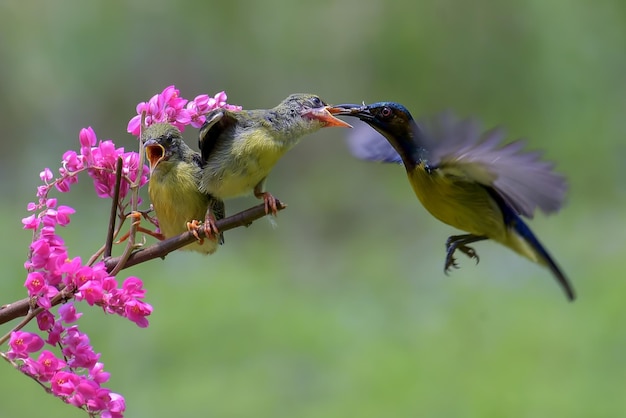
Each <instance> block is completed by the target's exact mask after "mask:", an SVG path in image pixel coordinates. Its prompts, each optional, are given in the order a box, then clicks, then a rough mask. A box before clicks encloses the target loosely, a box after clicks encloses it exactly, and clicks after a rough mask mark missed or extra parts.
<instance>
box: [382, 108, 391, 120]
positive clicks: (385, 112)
mask: <svg viewBox="0 0 626 418" xmlns="http://www.w3.org/2000/svg"><path fill="white" fill-rule="evenodd" d="M391 113H392V112H391V108H389V107H387V106H385V107H383V108H382V109H381V111H380V115H381V116H382V117H383V118H388V117H389V116H391Z"/></svg>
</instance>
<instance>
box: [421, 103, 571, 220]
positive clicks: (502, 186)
mask: <svg viewBox="0 0 626 418" xmlns="http://www.w3.org/2000/svg"><path fill="white" fill-rule="evenodd" d="M420 128H421V129H416V135H420V136H422V137H421V138H419V139H418V138H416V139H417V140H418V141H419V142H422V143H423V145H424V148H426V149H427V150H428V154H427V155H426V158H427V163H428V165H430V166H431V167H433V168H438V169H440V170H443V171H444V172H445V173H449V174H450V175H456V176H460V177H465V178H467V180H469V181H475V182H478V183H481V184H484V185H485V186H490V187H493V188H494V189H495V190H496V191H497V192H498V193H499V194H500V195H501V196H502V197H503V199H504V200H505V201H506V202H507V203H508V204H509V205H510V206H511V207H512V208H513V209H514V210H515V211H516V212H517V213H518V214H520V215H523V216H526V217H528V218H532V217H533V214H534V211H535V209H536V208H537V207H539V209H540V210H541V211H543V212H544V213H552V212H556V211H558V210H559V209H560V208H561V206H562V204H563V201H564V198H565V193H566V191H567V183H566V180H565V178H564V177H563V176H562V175H560V174H557V173H555V172H554V171H553V170H552V169H553V164H552V163H550V162H547V161H543V160H541V153H540V152H536V151H534V152H525V151H523V148H524V146H525V143H524V141H521V140H517V141H513V142H510V143H508V144H506V145H503V140H504V138H505V136H504V132H503V131H502V130H501V129H494V130H491V131H487V132H482V130H481V126H480V124H479V123H478V122H477V121H475V120H459V119H457V118H455V117H454V116H453V115H452V114H450V113H444V114H442V115H440V116H438V117H436V118H434V119H433V120H431V121H429V122H426V123H423V124H420Z"/></svg>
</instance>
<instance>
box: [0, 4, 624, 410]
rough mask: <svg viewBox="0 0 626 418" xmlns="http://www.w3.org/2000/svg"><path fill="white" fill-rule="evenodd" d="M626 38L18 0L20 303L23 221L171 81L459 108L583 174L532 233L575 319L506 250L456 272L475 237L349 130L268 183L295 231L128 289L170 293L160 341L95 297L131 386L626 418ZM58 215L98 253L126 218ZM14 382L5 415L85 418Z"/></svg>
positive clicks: (180, 263)
mask: <svg viewBox="0 0 626 418" xmlns="http://www.w3.org/2000/svg"><path fill="white" fill-rule="evenodd" d="M625 22H626V3H624V2H622V1H620V0H599V1H595V2H588V1H584V0H551V1H537V0H520V1H507V2H502V1H496V0H477V1H473V2H466V1H455V0H438V1H419V2H418V1H408V0H407V1H392V0H368V1H365V2H364V1H357V0H345V1H334V2H333V1H324V0H322V1H315V2H295V1H294V2H283V1H278V0H265V1H262V2H247V1H228V2H214V1H213V2H211V1H206V2H204V1H176V2H160V1H142V0H130V1H125V2H123V1H90V2H80V1H56V2H48V1H42V0H33V1H14V0H4V1H3V2H2V4H1V5H0V28H1V29H0V126H2V135H0V144H1V146H2V153H0V175H1V179H2V181H1V183H0V191H1V192H2V196H4V197H3V198H2V200H1V201H2V203H1V205H0V211H1V214H2V216H1V219H2V221H1V223H0V226H1V228H2V232H1V233H2V235H3V236H5V238H4V239H3V240H0V258H1V260H2V269H3V279H2V280H1V281H0V296H1V297H0V303H8V302H11V301H14V300H16V299H20V298H22V297H24V296H25V291H24V288H23V287H22V285H23V281H24V278H25V272H24V270H23V267H22V262H23V260H24V259H25V257H26V252H27V247H28V243H29V239H30V236H29V233H27V232H25V231H23V230H22V229H21V223H20V219H21V218H22V217H24V216H26V204H27V203H28V202H29V201H32V200H33V199H34V194H35V188H36V186H37V185H38V183H39V178H38V173H39V172H40V171H41V169H42V168H44V167H51V168H52V169H56V168H57V167H58V165H59V162H60V159H61V155H62V154H63V152H64V151H65V150H67V149H69V148H72V149H77V148H78V132H79V130H80V129H81V128H82V127H86V126H92V127H93V128H94V129H95V131H96V133H97V134H98V136H99V137H100V138H103V139H107V138H111V139H113V140H114V141H115V142H116V144H117V145H118V146H124V147H126V148H127V149H134V148H136V147H137V144H136V141H135V140H134V138H132V137H131V136H130V135H128V134H127V133H126V124H127V122H128V120H129V119H130V118H131V117H132V116H133V115H134V113H135V106H136V104H137V103H138V102H139V101H145V100H147V99H148V98H149V97H151V96H152V95H153V94H155V93H157V92H160V91H161V90H162V89H163V88H164V87H166V86H168V85H171V84H175V85H176V86H177V87H178V88H179V89H180V90H181V94H182V95H183V96H184V97H187V98H193V97H195V96H196V95H198V94H201V93H210V94H214V93H216V92H218V91H221V90H225V91H226V92H227V94H228V96H229V102H230V103H233V104H241V105H243V106H244V107H246V108H259V107H271V106H273V105H275V104H276V103H278V102H279V101H280V100H281V99H282V98H284V97H285V96H287V95H288V94H290V93H292V92H315V93H318V94H319V95H321V96H322V97H323V98H324V99H325V100H326V101H328V102H331V103H339V102H360V101H366V102H371V101H378V100H394V101H399V102H402V103H404V104H405V105H406V106H407V107H408V108H410V109H411V110H412V112H413V114H414V115H415V116H421V115H429V114H433V113H436V112H439V111H442V110H445V109H453V110H455V111H456V112H458V113H459V114H461V115H474V116H477V117H479V118H480V119H481V120H483V121H484V123H485V126H486V127H493V126H495V125H502V126H505V127H506V128H507V131H508V132H509V133H510V137H511V138H512V139H513V138H517V137H527V138H528V141H529V144H530V145H529V146H530V147H531V148H538V149H543V150H545V155H546V158H549V159H551V160H554V161H556V162H557V169H558V170H559V171H560V172H562V173H564V174H566V175H567V177H568V178H569V180H570V186H571V190H570V193H569V197H568V203H567V205H566V207H565V208H564V209H563V210H562V211H561V213H559V214H558V215H556V216H552V217H550V218H546V217H545V216H542V215H539V216H537V217H536V219H534V220H533V221H532V222H531V227H532V228H533V229H534V230H535V231H536V232H537V233H538V235H539V237H540V238H541V239H542V240H543V242H544V243H545V244H546V246H547V247H548V248H549V249H550V250H551V252H552V253H553V255H554V256H555V257H556V259H557V260H558V261H559V263H560V264H561V265H562V267H563V268H564V270H565V271H566V272H567V273H568V274H569V276H570V278H571V280H572V281H573V283H574V284H575V287H576V289H577V291H578V294H579V299H578V300H577V301H576V302H575V303H573V304H572V303H567V302H566V300H565V297H564V296H563V294H562V293H561V290H560V289H559V288H558V286H557V285H556V284H555V282H554V280H553V279H552V278H551V276H550V274H549V272H548V271H546V270H544V269H542V268H540V267H537V266H535V265H533V264H532V263H530V262H528V261H526V260H524V259H521V258H520V257H518V256H517V255H515V254H513V253H512V252H510V251H508V250H506V249H504V248H503V247H500V246H498V245H496V244H493V243H489V242H487V243H479V244H477V245H476V248H477V250H478V252H479V253H480V256H481V262H480V264H479V265H477V266H475V265H474V263H473V261H471V260H468V259H466V258H463V257H461V258H460V262H461V266H462V268H461V269H460V270H458V271H454V272H453V273H452V274H451V275H450V276H449V277H446V276H444V274H443V272H442V264H443V256H444V251H443V249H444V246H443V245H444V241H445V238H446V237H447V236H448V235H450V234H452V233H454V230H453V229H451V228H449V227H447V226H445V225H443V224H440V223H439V222H437V221H436V220H434V219H433V218H431V217H430V216H429V215H428V214H427V213H426V212H425V211H424V210H423V209H422V208H421V206H420V205H419V203H418V201H417V200H416V199H415V197H414V195H413V192H412V190H411V189H410V187H409V185H408V183H407V181H406V178H405V176H404V172H403V169H402V167H400V166H392V165H379V164H374V163H366V162H362V161H357V160H355V159H354V158H352V157H351V156H350V154H349V152H348V150H347V146H346V143H345V140H344V136H345V134H346V132H345V131H342V130H339V129H326V130H323V131H321V132H319V133H316V134H314V135H311V136H310V137H308V138H305V140H303V141H302V143H301V144H300V145H298V147H297V148H295V149H294V150H293V151H292V152H290V153H289V154H288V155H287V156H286V157H285V158H284V159H283V160H282V161H281V162H280V163H279V164H278V166H277V167H276V169H275V170H274V171H273V173H272V175H271V177H270V178H269V181H268V189H269V190H270V191H271V192H273V193H274V194H275V195H276V196H277V197H279V198H280V199H282V200H284V201H285V202H287V203H288V205H289V208H288V209H287V210H286V211H284V212H281V213H280V215H279V216H278V218H277V219H276V221H275V222H274V223H272V222H270V221H268V220H266V219H263V220H261V221H259V222H257V223H255V224H253V225H252V226H251V227H250V228H247V229H245V228H240V229H238V230H235V231H232V232H229V233H228V234H227V235H226V244H227V245H225V246H223V247H222V248H220V250H219V252H218V253H217V254H215V255H213V256H210V257H202V256H200V255H197V254H183V253H175V254H171V255H169V256H168V257H167V258H166V259H165V260H164V261H162V260H155V261H153V262H151V263H148V264H144V265H141V266H137V267H134V268H132V269H130V270H127V271H124V272H123V275H137V276H139V277H141V278H142V279H143V280H144V281H145V282H146V283H147V285H146V286H147V288H148V298H147V300H148V302H150V303H152V304H153V306H154V308H155V311H154V314H153V315H152V317H151V325H150V327H149V328H147V329H138V328H137V327H136V326H134V324H132V323H130V322H128V321H125V320H123V319H121V318H118V317H105V316H104V315H102V313H101V312H100V311H99V310H98V309H89V308H88V307H86V306H80V305H79V308H80V309H82V310H83V311H84V312H85V315H84V317H83V318H82V319H81V323H82V325H81V326H82V329H83V330H84V331H86V332H88V333H89V334H90V336H91V339H92V342H93V343H94V345H95V346H96V349H97V350H99V351H101V352H102V353H103V355H102V358H101V360H102V361H103V362H104V363H105V367H106V369H107V370H108V371H109V372H111V373H112V377H111V381H110V382H109V385H108V386H109V387H111V388H112V389H113V390H114V391H117V392H120V393H122V394H123V395H124V396H125V397H126V401H127V408H128V409H127V411H128V412H127V416H130V417H172V416H178V417H197V416H207V417H307V418H308V417H310V418H316V417H325V418H328V417H331V418H332V417H337V418H343V417H349V416H359V417H417V416H420V417H502V416H507V417H548V416H551V417H590V416H593V417H617V416H624V415H626V396H624V393H625V391H626V360H625V353H626V326H625V325H624V324H625V319H626V303H625V299H626V282H625V280H624V279H625V275H624V273H623V270H624V262H623V260H624V257H625V256H626V244H625V243H624V241H625V237H626V211H625V209H624V207H625V204H626V186H625V182H624V179H625V177H626V163H625V162H624V160H625V157H624V154H625V153H626V145H625V144H626V142H625V138H626V48H625V45H626V24H625ZM194 134H195V132H194V131H193V129H188V130H187V131H186V136H187V139H188V142H189V143H190V144H194V143H195V136H194ZM59 198H60V199H62V203H63V204H69V205H71V206H74V207H75V208H76V209H77V210H78V212H77V213H76V215H74V217H73V222H72V224H71V225H70V226H69V227H68V228H67V230H66V231H65V233H66V235H64V236H65V238H66V240H67V242H68V244H69V245H70V251H71V253H72V254H73V255H81V256H82V257H84V258H85V257H88V256H89V255H91V254H92V253H93V251H95V249H97V248H98V247H99V246H100V245H101V243H102V242H103V239H104V233H105V230H106V222H107V221H106V219H107V213H108V205H109V202H108V201H105V200H100V199H98V198H97V197H96V196H95V194H94V192H93V188H92V186H91V184H90V181H89V180H88V179H87V178H85V179H83V180H82V182H81V183H80V184H79V185H78V186H77V188H76V189H75V190H74V191H73V192H72V193H71V194H70V195H66V196H65V195H64V196H59ZM257 203H258V202H257V201H256V200H255V199H254V198H253V197H248V198H241V199H237V200H235V201H232V202H230V203H229V204H228V211H229V212H230V213H234V212H235V211H237V210H240V209H244V208H246V207H250V206H252V205H255V204H257ZM8 329H9V327H8V325H4V326H3V328H2V332H3V333H4V332H6V331H8ZM0 368H1V369H2V371H1V373H0V376H2V378H1V379H0V393H2V396H1V400H0V416H3V417H31V416H40V415H43V414H46V415H48V416H64V417H80V416H85V415H84V413H81V412H80V411H78V410H75V409H74V408H72V407H69V406H66V405H64V404H62V403H61V402H59V401H58V400H57V399H54V398H52V397H51V396H49V395H46V394H45V393H44V392H43V391H42V390H41V389H40V388H39V387H38V386H37V385H36V384H35V383H33V382H32V381H30V380H29V379H27V378H25V377H23V376H21V375H20V374H19V373H16V372H15V371H13V370H12V369H11V367H10V366H9V365H8V364H4V363H3V364H0Z"/></svg>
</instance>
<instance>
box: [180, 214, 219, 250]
mask: <svg viewBox="0 0 626 418" xmlns="http://www.w3.org/2000/svg"><path fill="white" fill-rule="evenodd" d="M200 228H204V235H205V236H206V237H207V238H208V239H210V240H212V241H216V240H217V239H218V237H219V235H220V231H219V229H217V225H216V219H215V215H214V214H213V210H212V209H211V208H210V207H209V208H208V209H207V211H206V215H205V216H204V223H201V222H200V221H198V220H196V219H193V220H192V221H191V222H187V230H188V231H189V232H191V233H192V234H193V236H194V237H196V239H197V240H198V243H199V244H200V245H202V244H203V243H204V240H203V239H202V238H200V235H198V229H200Z"/></svg>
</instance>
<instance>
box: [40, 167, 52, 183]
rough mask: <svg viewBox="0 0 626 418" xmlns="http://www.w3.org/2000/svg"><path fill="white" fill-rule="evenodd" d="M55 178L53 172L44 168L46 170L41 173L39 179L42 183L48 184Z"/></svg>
mask: <svg viewBox="0 0 626 418" xmlns="http://www.w3.org/2000/svg"><path fill="white" fill-rule="evenodd" d="M53 177H54V176H53V175H52V171H51V170H50V169H49V168H44V170H43V171H42V172H41V173H39V178H40V179H41V181H42V182H44V183H46V184H47V183H48V182H49V181H50V180H52V178H53Z"/></svg>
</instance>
